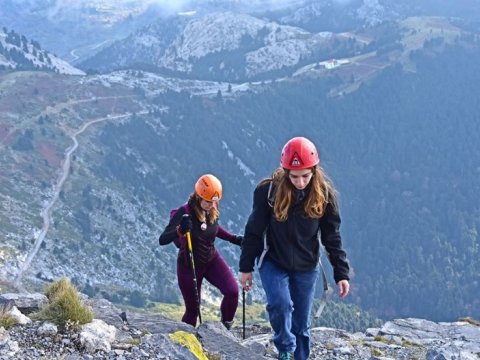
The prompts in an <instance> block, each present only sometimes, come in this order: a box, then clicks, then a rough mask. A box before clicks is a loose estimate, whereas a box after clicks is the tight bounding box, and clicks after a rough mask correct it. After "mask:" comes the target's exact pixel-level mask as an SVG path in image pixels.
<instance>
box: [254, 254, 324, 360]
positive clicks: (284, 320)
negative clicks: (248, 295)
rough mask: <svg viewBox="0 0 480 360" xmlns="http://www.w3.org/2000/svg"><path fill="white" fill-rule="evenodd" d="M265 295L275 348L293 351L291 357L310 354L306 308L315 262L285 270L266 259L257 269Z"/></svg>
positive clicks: (310, 298) (308, 307)
mask: <svg viewBox="0 0 480 360" xmlns="http://www.w3.org/2000/svg"><path fill="white" fill-rule="evenodd" d="M259 272H260V277H261V279H262V285H263V289H264V290H265V294H266V295H267V311H268V316H269V318H270V325H271V326H272V329H273V331H274V335H273V343H274V344H275V346H276V348H277V350H278V351H287V352H295V354H294V355H295V360H306V359H308V356H309V354H310V330H309V328H310V311H311V310H312V304H313V296H314V294H315V284H316V282H317V278H318V274H319V266H318V265H317V267H316V268H315V269H313V270H311V271H286V270H284V269H283V268H281V267H279V266H277V265H275V264H274V263H273V262H271V261H270V260H268V259H265V261H264V262H263V264H262V267H261V268H260V270H259Z"/></svg>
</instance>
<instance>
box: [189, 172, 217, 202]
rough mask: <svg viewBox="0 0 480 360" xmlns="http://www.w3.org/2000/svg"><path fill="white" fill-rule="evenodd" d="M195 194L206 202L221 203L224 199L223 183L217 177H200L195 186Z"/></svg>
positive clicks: (207, 175)
mask: <svg viewBox="0 0 480 360" xmlns="http://www.w3.org/2000/svg"><path fill="white" fill-rule="evenodd" d="M195 193H196V194H197V195H198V196H200V197H201V198H202V199H203V200H206V201H219V200H220V199H221V198H222V183H221V182H220V180H218V179H217V178H216V177H215V176H213V175H211V174H205V175H202V176H200V178H199V179H198V180H197V183H196V184H195Z"/></svg>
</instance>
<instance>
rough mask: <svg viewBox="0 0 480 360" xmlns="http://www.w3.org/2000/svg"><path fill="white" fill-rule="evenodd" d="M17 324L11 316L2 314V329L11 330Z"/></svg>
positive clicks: (0, 319)
mask: <svg viewBox="0 0 480 360" xmlns="http://www.w3.org/2000/svg"><path fill="white" fill-rule="evenodd" d="M16 323H17V320H15V318H14V317H13V316H12V315H10V314H6V313H0V327H2V326H3V327H4V328H5V330H8V329H10V328H11V327H12V326H13V325H15V324H16Z"/></svg>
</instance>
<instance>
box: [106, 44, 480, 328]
mask: <svg viewBox="0 0 480 360" xmlns="http://www.w3.org/2000/svg"><path fill="white" fill-rule="evenodd" d="M464 40H468V41H469V44H471V45H474V46H467V47H465V46H463V44H462V46H460V43H462V41H463V40H460V42H459V45H455V46H445V45H443V44H442V42H441V41H439V42H432V43H429V44H427V46H426V47H425V48H424V49H422V50H421V51H418V52H417V53H415V54H413V55H412V57H411V60H412V61H413V62H414V64H415V65H416V70H415V71H408V72H405V71H404V70H403V68H402V67H401V66H399V65H398V66H393V67H390V68H388V69H386V70H385V71H384V72H383V73H382V74H381V75H380V76H378V77H377V78H376V79H374V80H373V81H371V82H370V83H368V84H365V85H362V86H361V87H360V89H359V90H358V91H356V92H353V93H351V94H349V95H345V96H338V97H335V98H332V97H329V96H328V89H330V88H331V86H332V85H333V84H335V82H338V81H339V79H338V78H336V76H335V75H332V76H331V77H330V78H328V79H327V80H305V81H302V82H289V83H287V84H285V83H278V84H272V85H271V86H270V87H269V88H268V91H264V92H263V93H260V94H256V95H253V96H244V97H242V98H240V99H238V100H237V101H235V102H232V101H228V100H225V99H222V98H221V96H220V95H219V97H217V99H215V100H211V101H210V100H209V101H203V102H202V101H201V100H199V99H198V100H195V99H191V100H188V101H186V100H185V99H184V98H182V96H183V95H182V94H180V95H175V96H172V95H169V96H165V97H163V98H162V101H163V103H169V105H170V106H172V111H170V112H169V113H168V114H167V115H165V117H164V120H163V121H164V124H165V125H166V126H169V127H171V129H170V131H171V133H170V135H173V137H172V138H170V140H167V139H163V138H162V139H160V140H155V139H154V136H152V135H148V134H147V132H143V133H141V138H142V139H144V140H145V139H149V138H150V137H151V138H152V140H151V141H159V142H160V143H161V144H157V145H156V146H157V149H158V155H159V156H161V155H162V153H163V151H165V152H169V150H168V149H169V148H171V147H173V146H174V147H175V154H176V159H175V161H178V162H179V163H181V164H184V165H183V167H182V168H183V169H184V171H185V174H189V173H192V172H195V169H196V168H197V167H198V166H199V164H201V163H203V164H204V165H205V162H206V163H207V164H208V166H207V168H208V169H213V170H215V169H219V170H218V172H219V173H220V176H222V177H223V178H227V179H228V180H226V181H227V183H228V184H229V186H230V187H229V188H228V189H227V191H228V192H227V194H228V195H227V196H228V198H230V199H232V198H233V199H234V204H235V206H234V207H232V206H231V205H229V206H228V207H227V209H225V218H226V219H234V218H235V217H236V216H238V215H240V216H241V217H240V219H241V220H244V219H245V216H246V215H248V211H249V209H250V205H251V202H250V200H251V191H252V190H253V186H254V183H255V181H257V180H260V179H261V178H262V177H264V176H268V175H269V174H270V172H271V171H272V170H273V169H274V167H275V166H277V164H278V151H279V150H280V149H277V150H278V151H271V150H267V149H272V144H276V143H277V142H278V143H282V142H283V141H284V140H286V139H287V138H288V137H290V136H293V135H305V136H308V137H310V138H311V139H313V140H314V141H315V142H316V143H317V144H318V145H319V148H320V152H321V158H322V163H323V166H324V167H325V168H326V169H327V171H328V173H329V174H330V175H331V177H332V179H333V181H334V183H335V184H336V186H337V188H338V190H339V191H340V199H341V209H342V214H343V235H344V241H345V246H346V248H347V250H348V253H349V256H350V260H351V263H352V268H353V296H352V300H353V301H354V302H355V303H357V304H359V305H361V306H362V307H363V308H364V309H368V310H371V311H372V312H373V313H375V314H377V315H379V316H381V317H397V316H404V317H405V316H419V317H426V318H429V319H432V320H453V319H455V318H457V317H459V316H463V315H471V316H475V317H477V318H478V317H479V316H480V313H479V309H480V304H479V300H478V299H479V294H480V283H479V280H480V275H479V273H478V269H480V256H479V255H480V254H479V251H480V249H479V247H478V232H477V231H478V230H477V229H478V228H479V225H480V207H479V205H478V202H477V201H475V200H474V199H478V198H480V183H479V181H478V179H479V175H480V148H479V145H478V138H479V135H480V125H479V123H478V113H480V101H479V100H480V99H479V95H478V94H479V93H480V92H479V89H478V84H479V83H480V73H479V72H478V71H477V67H478V63H479V61H480V48H479V47H478V42H475V40H474V39H464ZM332 74H333V73H332ZM185 96H186V95H185ZM174 103H185V104H186V106H184V107H182V108H178V107H177V108H176V107H175V106H174ZM178 118H181V119H183V122H182V124H181V125H174V124H175V123H176V119H178ZM199 127H202V129H201V130H199ZM233 129H241V130H238V131H232V130H233ZM118 131H119V129H118V128H117V131H114V129H109V130H108V134H109V135H112V136H113V134H115V136H113V137H110V136H109V139H113V138H115V139H116V140H115V141H120V142H122V143H123V144H125V143H124V142H123V141H127V140H126V138H125V139H123V140H121V137H122V135H121V134H119V133H118ZM139 131H141V127H140V128H139V127H136V128H135V129H133V128H130V129H129V130H128V132H123V133H124V135H123V136H126V134H127V133H128V134H129V135H128V138H129V139H130V140H129V141H130V142H138V141H139V140H138V139H139V137H136V136H135V133H137V134H140V133H139ZM106 133H107V132H105V134H106ZM198 133H201V134H202V136H196V134H198ZM234 133H235V134H234ZM175 134H176V135H177V137H175ZM255 134H261V135H260V137H261V139H262V141H260V140H258V139H257V137H256V135H255ZM132 136H133V137H132ZM135 139H136V140H135ZM184 139H191V140H190V142H187V141H184ZM192 142H193V143H194V145H192ZM225 142H227V143H228V149H229V150H230V151H232V152H233V153H235V154H242V158H243V159H248V164H247V165H248V166H249V167H250V169H251V170H252V174H248V177H247V178H250V180H251V182H250V185H249V187H248V188H245V185H244V182H243V181H240V180H235V178H237V177H239V176H240V175H241V174H240V173H239V171H238V167H237V166H236V165H235V163H234V162H233V161H229V159H228V157H227V155H226V150H225V148H224V147H225ZM147 143H148V141H147V142H145V143H144V144H143V145H142V146H148V145H147ZM255 143H256V146H252V145H253V144H255ZM162 144H163V145H162ZM192 146H193V148H194V149H195V152H194V153H193V154H192V153H191V150H190V149H191V147H192ZM262 148H264V149H265V151H263V150H262ZM111 156H115V154H114V153H112V155H111ZM109 159H110V161H108V162H107V163H106V164H104V169H109V168H110V169H111V170H112V171H114V169H113V166H114V165H109V164H118V163H119V162H118V161H114V159H112V158H109ZM195 159H197V160H198V162H197V161H196V160H195ZM165 161H166V162H168V161H171V159H168V157H167V158H165ZM109 166H110V167H109ZM115 166H116V165H115ZM175 167H176V165H175ZM117 170H118V173H120V169H117ZM124 170H125V169H124ZM122 173H124V174H128V173H129V172H128V171H123V172H122ZM172 174H173V173H168V172H167V173H164V174H162V182H163V183H166V184H170V183H171V182H175V181H178V180H179V179H177V178H172V176H173V175H172ZM130 181H132V184H133V183H135V182H136V180H135V179H130ZM153 181H154V179H152V182H153ZM182 181H183V180H182V179H180V183H182ZM234 184H238V187H237V186H232V185H234ZM176 186H177V187H178V183H177V185H176ZM185 187H186V189H188V186H187V184H185ZM154 188H155V186H154V185H152V186H151V188H150V189H154ZM156 189H157V193H156V195H157V196H158V197H160V198H162V199H164V200H165V199H167V202H169V201H170V200H169V196H171V195H170V194H169V193H165V192H164V190H162V187H156ZM232 193H233V194H232Z"/></svg>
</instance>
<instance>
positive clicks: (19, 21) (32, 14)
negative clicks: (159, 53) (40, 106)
mask: <svg viewBox="0 0 480 360" xmlns="http://www.w3.org/2000/svg"><path fill="white" fill-rule="evenodd" d="M161 14H162V9H161V8H160V7H158V6H156V5H155V2H154V1H145V0H132V1H111V0H82V1H77V2H71V1H57V0H42V1H30V0H2V2H1V6H0V27H1V26H6V27H7V28H9V29H15V30H16V31H17V32H19V33H22V34H24V35H25V36H27V37H29V38H34V39H35V40H36V41H38V42H40V43H41V44H42V46H43V47H44V48H45V49H46V50H48V51H50V52H53V53H56V54H58V55H59V56H60V57H62V58H63V59H66V60H67V61H69V62H72V63H73V62H75V61H77V60H78V59H82V58H84V57H85V56H91V54H92V53H94V52H96V51H98V50H99V49H101V47H102V46H104V45H105V44H108V43H111V42H113V41H114V40H116V39H120V38H124V37H126V36H127V35H128V34H129V33H131V32H132V31H135V30H136V29H138V28H140V27H143V26H145V25H146V24H149V23H151V22H152V21H154V20H155V19H157V18H158V17H159V16H161Z"/></svg>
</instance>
